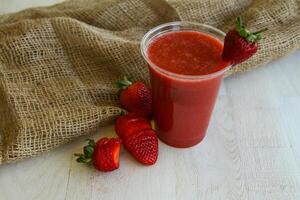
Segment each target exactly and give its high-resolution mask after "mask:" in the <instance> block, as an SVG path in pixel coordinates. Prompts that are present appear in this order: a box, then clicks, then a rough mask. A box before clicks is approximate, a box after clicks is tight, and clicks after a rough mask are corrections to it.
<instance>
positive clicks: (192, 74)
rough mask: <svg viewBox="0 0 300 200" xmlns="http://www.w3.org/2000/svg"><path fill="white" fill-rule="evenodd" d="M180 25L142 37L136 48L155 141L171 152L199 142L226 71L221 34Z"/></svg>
mask: <svg viewBox="0 0 300 200" xmlns="http://www.w3.org/2000/svg"><path fill="white" fill-rule="evenodd" d="M183 23H184V22H173V23H169V24H165V25H162V26H160V27H158V28H154V29H153V30H152V32H151V31H150V32H149V33H148V34H146V36H145V37H144V42H145V41H146V43H147V44H146V45H143V43H142V51H143V55H144V57H145V58H146V60H147V61H148V63H149V70H150V75H151V85H152V92H153V109H154V120H155V124H156V129H157V132H158V136H159V137H160V139H161V140H163V141H164V142H165V143H167V144H169V145H171V146H175V147H190V146H193V145H195V144H197V143H199V142H200V141H201V140H202V139H203V138H204V136H205V132H206V129H207V127H208V124H209V119H210V116H211V113H212V110H213V107H214V104H215V100H216V97H217V93H218V90H219V87H220V83H221V81H222V79H223V75H224V72H225V71H226V70H227V69H228V68H229V64H228V63H227V62H225V61H223V60H222V58H221V54H222V50H223V43H222V39H223V37H224V34H223V33H222V32H221V31H218V30H216V29H214V28H212V27H209V26H205V25H200V24H191V23H188V25H190V28H184V27H183ZM176 25H177V28H176V30H174V29H175V28H174V27H176ZM199 26H200V27H199ZM166 27H170V30H169V31H168V29H167V28H166ZM178 27H179V28H180V30H178ZM159 29H163V31H164V33H161V32H160V31H158V30H159ZM155 30H156V31H157V32H159V34H157V33H156V34H155ZM211 32H213V33H211ZM151 34H152V35H151ZM147 38H148V42H147ZM149 38H150V39H149Z"/></svg>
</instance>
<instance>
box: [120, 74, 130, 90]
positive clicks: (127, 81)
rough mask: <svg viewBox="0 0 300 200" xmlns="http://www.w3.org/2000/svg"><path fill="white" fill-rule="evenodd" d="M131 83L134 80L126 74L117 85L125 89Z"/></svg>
mask: <svg viewBox="0 0 300 200" xmlns="http://www.w3.org/2000/svg"><path fill="white" fill-rule="evenodd" d="M130 85H132V81H131V79H129V78H128V77H127V76H124V78H123V80H120V81H118V82H117V86H118V88H120V89H121V90H125V89H126V88H127V87H128V86H130Z"/></svg>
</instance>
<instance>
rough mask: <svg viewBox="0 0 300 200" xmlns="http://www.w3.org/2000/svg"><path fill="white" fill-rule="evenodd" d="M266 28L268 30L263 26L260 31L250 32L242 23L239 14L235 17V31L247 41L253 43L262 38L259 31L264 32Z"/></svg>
mask: <svg viewBox="0 0 300 200" xmlns="http://www.w3.org/2000/svg"><path fill="white" fill-rule="evenodd" d="M266 30H268V29H267V28H264V29H262V30H260V31H257V32H254V33H252V32H251V31H249V30H248V29H246V27H245V26H244V24H243V21H242V18H241V17H240V16H238V17H237V19H236V31H237V32H238V33H239V35H240V36H241V37H243V38H244V39H245V40H247V41H248V42H251V43H255V42H257V41H259V40H260V39H261V38H262V36H261V35H260V33H262V32H264V31H266Z"/></svg>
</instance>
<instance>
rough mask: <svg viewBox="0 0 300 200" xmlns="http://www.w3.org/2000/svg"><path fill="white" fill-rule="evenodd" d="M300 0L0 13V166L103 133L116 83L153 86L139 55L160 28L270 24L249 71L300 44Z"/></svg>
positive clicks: (152, 0) (125, 1) (149, 2)
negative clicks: (145, 39) (127, 80)
mask: <svg viewBox="0 0 300 200" xmlns="http://www.w3.org/2000/svg"><path fill="white" fill-rule="evenodd" d="M299 11H300V0H201V1H200V0H177V1H175V0H172V1H168V3H167V2H165V1H163V0H145V1H142V0H122V1H111V0H109V1H104V0H101V1H100V0H81V1H68V2H64V3H61V4H58V5H55V6H51V7H46V8H33V9H28V10H24V11H21V12H18V13H14V14H7V15H1V16H0V117H1V120H0V164H1V163H6V162H12V161H16V160H20V159H25V158H30V157H33V156H36V155H38V154H39V153H41V152H44V151H48V150H51V149H53V148H55V147H57V146H59V145H61V144H64V143H67V142H69V141H71V140H73V139H74V138H76V137H78V136H82V135H87V134H91V133H93V132H94V131H95V130H96V129H97V127H99V126H102V125H104V124H106V123H108V122H111V121H112V120H113V119H114V118H115V117H116V116H117V115H118V113H119V111H120V108H119V107H118V98H117V88H116V86H115V82H116V81H117V80H118V79H120V78H121V77H122V76H123V75H125V74H126V75H128V76H130V77H133V79H135V80H145V81H147V82H148V71H147V67H146V64H145V62H144V61H143V59H142V56H141V54H140V52H139V41H140V39H141V37H142V36H143V34H144V33H145V32H146V31H147V30H149V29H150V28H151V27H154V26H156V25H158V24H162V23H165V22H168V21H176V20H188V21H195V22H201V23H206V24H210V25H212V26H215V27H218V28H220V29H222V30H224V31H227V30H228V29H229V27H230V26H231V25H232V24H233V23H234V20H235V18H236V16H238V15H241V16H242V17H243V19H244V20H245V21H246V22H247V24H248V26H249V27H255V29H261V28H264V27H268V28H269V31H268V32H266V33H265V34H264V35H265V39H264V40H263V41H262V42H261V50H259V52H258V53H257V54H256V56H254V57H253V58H251V59H250V60H249V61H248V62H246V63H244V64H242V65H239V66H238V67H237V68H235V70H234V71H231V73H233V72H237V71H246V70H248V69H252V68H254V67H256V66H258V65H261V64H263V63H267V62H269V61H271V60H274V59H276V58H278V57H281V56H283V55H286V54H287V53H289V52H291V51H293V50H296V49H297V48H299V47H300V15H299Z"/></svg>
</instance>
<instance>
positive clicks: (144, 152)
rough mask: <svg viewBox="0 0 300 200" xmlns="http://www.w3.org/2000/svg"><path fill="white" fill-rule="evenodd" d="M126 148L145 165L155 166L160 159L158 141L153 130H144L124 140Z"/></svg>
mask: <svg viewBox="0 0 300 200" xmlns="http://www.w3.org/2000/svg"><path fill="white" fill-rule="evenodd" d="M123 144H124V146H125V148H126V149H127V150H128V151H129V152H130V153H131V154H132V156H133V157H134V158H135V159H136V160H137V161H139V162H140V163H142V164H144V165H153V164H154V163H155V162H156V161H157V157H158V139H157V135H156V133H155V132H154V131H153V130H144V131H140V132H138V133H135V134H133V135H130V137H128V138H125V139H124V140H123Z"/></svg>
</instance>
